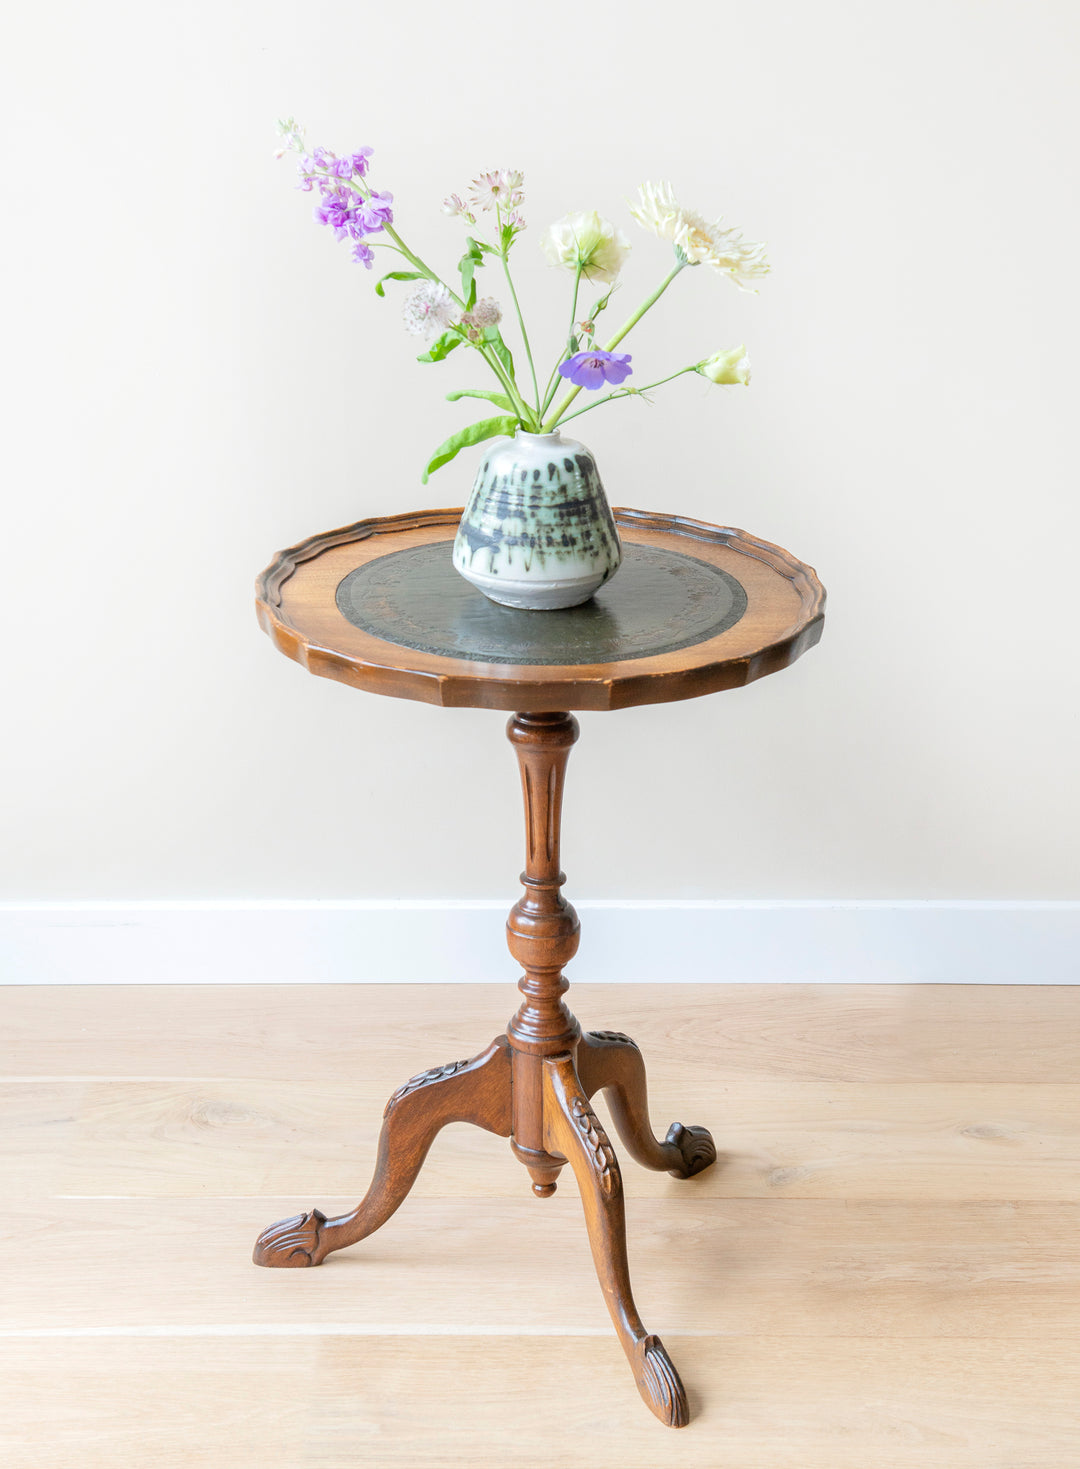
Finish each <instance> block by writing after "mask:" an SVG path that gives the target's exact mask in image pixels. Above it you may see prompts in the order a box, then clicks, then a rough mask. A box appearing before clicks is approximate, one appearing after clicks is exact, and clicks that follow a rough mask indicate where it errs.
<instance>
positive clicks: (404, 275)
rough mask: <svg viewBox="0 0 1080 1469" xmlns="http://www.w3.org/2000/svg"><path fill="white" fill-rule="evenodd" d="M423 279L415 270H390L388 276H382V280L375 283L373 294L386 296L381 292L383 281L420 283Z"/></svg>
mask: <svg viewBox="0 0 1080 1469" xmlns="http://www.w3.org/2000/svg"><path fill="white" fill-rule="evenodd" d="M423 279H424V277H423V276H422V275H421V274H420V272H419V271H417V270H392V271H390V273H389V274H388V275H384V276H383V277H382V280H378V281H376V282H375V294H376V296H385V295H386V292H385V291H384V290H383V284H382V283H383V281H422V280H423Z"/></svg>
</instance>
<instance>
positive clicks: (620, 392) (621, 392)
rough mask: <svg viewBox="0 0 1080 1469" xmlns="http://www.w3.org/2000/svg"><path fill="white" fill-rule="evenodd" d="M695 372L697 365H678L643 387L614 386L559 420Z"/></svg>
mask: <svg viewBox="0 0 1080 1469" xmlns="http://www.w3.org/2000/svg"><path fill="white" fill-rule="evenodd" d="M687 372H697V365H696V364H695V365H694V366H693V367H680V368H679V370H678V372H673V373H671V375H670V376H669V377H662V378H658V379H657V381H656V382H654V383H646V384H645V386H644V387H643V388H616V390H615V392H614V393H609V394H608V395H607V397H606V398H597V400H596V402H595V403H588V404H586V406H585V407H584V408H579V409H578V411H577V412H576V413H568V414H567V415H566V417H565V418H563V419H562V420H561V421H562V422H563V423H569V422H570V420H571V419H572V418H580V417H581V415H582V414H583V413H591V412H592V410H593V409H594V408H599V407H600V404H601V403H613V402H614V401H615V399H616V398H641V397H644V395H645V394H646V393H651V392H652V390H653V388H662V387H663V386H664V384H665V383H673V382H674V381H675V379H676V378H677V377H682V376H683V375H684V373H687Z"/></svg>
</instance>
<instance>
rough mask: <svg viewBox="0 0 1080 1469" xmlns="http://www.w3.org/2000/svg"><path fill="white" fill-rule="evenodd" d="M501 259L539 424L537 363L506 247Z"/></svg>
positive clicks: (498, 216) (500, 234) (540, 411)
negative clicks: (523, 347)
mask: <svg viewBox="0 0 1080 1469" xmlns="http://www.w3.org/2000/svg"><path fill="white" fill-rule="evenodd" d="M497 218H498V220H499V244H500V246H501V245H502V211H501V210H500V211H499V212H498V214H497ZM499 259H500V260H501V261H502V268H503V274H504V275H505V276H506V284H507V285H508V286H509V287H510V295H511V296H512V297H513V301H514V310H515V311H516V312H517V319H518V326H519V327H520V328H521V340H522V341H523V342H524V343H525V356H526V357H527V358H528V359H529V372H530V373H531V374H532V385H533V396H534V397H535V399H536V421H537V425H539V422H540V417H541V414H542V413H543V411H544V410H543V409H542V408H541V407H540V388H539V386H538V385H537V381H536V364H535V363H534V362H533V354H532V347H531V346H530V345H529V333H528V332H527V331H526V330H525V317H524V316H523V315H522V312H521V304H520V302H519V301H518V294H517V291H515V289H514V282H513V280H512V279H511V276H510V257H509V251H508V250H506V249H502V250H501V251H500V254H499Z"/></svg>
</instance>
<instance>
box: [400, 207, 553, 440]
mask: <svg viewBox="0 0 1080 1469" xmlns="http://www.w3.org/2000/svg"><path fill="white" fill-rule="evenodd" d="M383 229H384V231H385V232H386V233H387V234H388V235H389V236H390V238H391V239H392V240H393V241H394V243H395V245H396V246H397V248H398V249H399V250H400V251H401V253H402V255H404V256H405V258H406V260H408V261H410V262H411V264H413V265H415V266H416V268H417V270H419V271H420V272H421V273H422V274H423V275H426V276H427V278H428V280H432V281H437V282H438V284H439V285H440V286H444V287H445V288H446V290H447V291H449V292H450V295H451V297H452V298H453V300H455V301H456V302H457V304H458V305H459V306H460V307H461V308H462V310H465V302H464V301H463V300H462V298H461V297H460V296H459V295H458V294H457V292H456V291H453V290H451V289H450V287H449V286H448V285H447V284H446V282H445V281H444V280H443V279H442V277H441V276H438V275H436V274H435V272H434V271H433V270H432V268H431V266H430V265H428V264H427V263H426V261H424V260H421V258H420V256H419V255H415V254H414V253H413V252H412V251H411V250H410V249H409V247H408V245H406V243H405V241H404V240H403V239H402V238H401V236H400V235H399V234H398V232H397V230H395V229H394V228H393V227H392V226H391V225H388V224H385V225H383ZM469 345H470V347H475V348H476V350H477V351H478V352H479V353H480V355H481V357H483V359H484V361H485V362H486V363H487V365H488V366H489V367H490V368H491V370H492V372H493V373H494V374H495V376H496V377H497V378H498V379H499V382H500V384H501V385H502V387H504V388H505V389H506V394H507V397H508V398H509V399H510V401H511V402H512V403H513V404H514V406H515V408H516V410H517V415H518V417H519V418H520V419H521V422H522V424H523V426H524V427H525V428H526V429H531V428H532V427H533V425H534V424H535V425H536V427H537V428H539V426H540V425H539V415H538V414H535V413H534V412H533V410H532V409H531V408H528V407H527V406H526V404H525V400H524V398H522V396H521V394H520V393H519V392H518V389H517V385H516V384H515V383H514V381H513V379H512V378H511V377H510V375H509V373H507V372H506V371H505V369H504V368H503V365H502V363H501V362H500V361H499V359H498V357H497V356H496V355H495V353H494V352H493V351H492V350H491V348H490V347H485V346H482V345H481V344H480V343H479V342H470V343H469Z"/></svg>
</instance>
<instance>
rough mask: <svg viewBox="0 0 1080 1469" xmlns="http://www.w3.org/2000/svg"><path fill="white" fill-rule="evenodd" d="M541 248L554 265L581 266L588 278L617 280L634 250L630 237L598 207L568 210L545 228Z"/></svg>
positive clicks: (589, 279) (567, 267)
mask: <svg viewBox="0 0 1080 1469" xmlns="http://www.w3.org/2000/svg"><path fill="white" fill-rule="evenodd" d="M540 248H541V249H542V250H543V252H544V254H545V255H546V256H547V258H548V260H549V261H550V262H551V264H552V265H561V266H564V267H565V268H566V269H567V270H577V268H578V266H579V265H580V266H581V274H582V275H583V276H584V278H585V279H586V280H587V281H613V280H614V279H615V277H616V276H617V275H618V274H619V271H620V270H622V268H623V263H624V261H625V260H626V257H627V255H629V253H630V241H629V240H628V239H627V238H626V236H625V235H624V234H623V232H622V230H620V229H618V228H616V226H615V225H613V224H612V222H611V220H610V219H604V218H603V217H602V216H601V215H599V214H597V212H596V210H595V209H590V210H581V211H579V212H578V213H576V214H565V215H564V216H563V217H562V219H560V220H557V221H556V222H555V223H554V224H553V225H551V226H549V228H548V229H547V230H546V231H545V233H544V237H543V239H542V240H541V241H540Z"/></svg>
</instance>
